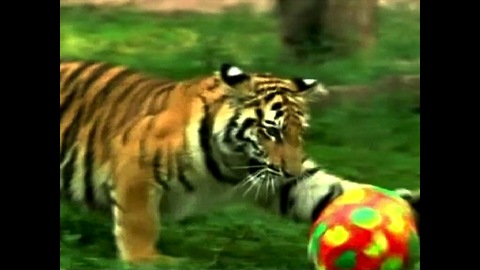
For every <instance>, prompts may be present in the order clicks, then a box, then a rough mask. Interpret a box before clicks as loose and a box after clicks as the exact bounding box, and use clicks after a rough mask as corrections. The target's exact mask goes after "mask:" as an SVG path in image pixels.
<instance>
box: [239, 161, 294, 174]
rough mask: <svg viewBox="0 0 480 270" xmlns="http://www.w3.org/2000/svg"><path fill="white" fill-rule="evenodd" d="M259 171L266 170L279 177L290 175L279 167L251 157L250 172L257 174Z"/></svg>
mask: <svg viewBox="0 0 480 270" xmlns="http://www.w3.org/2000/svg"><path fill="white" fill-rule="evenodd" d="M259 171H265V173H269V174H272V175H277V176H278V177H284V176H288V175H286V174H285V172H283V171H282V170H281V169H280V168H279V167H276V166H273V165H270V164H268V163H266V162H261V161H259V160H257V159H253V158H251V159H250V160H249V162H248V173H249V174H250V175H253V174H257V173H258V172H259Z"/></svg>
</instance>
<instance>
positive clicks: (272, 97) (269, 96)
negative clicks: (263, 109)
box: [263, 92, 278, 103]
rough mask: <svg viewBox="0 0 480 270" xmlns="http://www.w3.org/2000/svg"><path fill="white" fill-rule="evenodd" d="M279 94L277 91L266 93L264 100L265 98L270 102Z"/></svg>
mask: <svg viewBox="0 0 480 270" xmlns="http://www.w3.org/2000/svg"><path fill="white" fill-rule="evenodd" d="M277 94H278V93H275V92H274V93H270V94H268V95H266V96H265V98H264V99H263V100H265V103H268V102H270V101H272V100H273V99H274V98H275V96H276V95H277Z"/></svg>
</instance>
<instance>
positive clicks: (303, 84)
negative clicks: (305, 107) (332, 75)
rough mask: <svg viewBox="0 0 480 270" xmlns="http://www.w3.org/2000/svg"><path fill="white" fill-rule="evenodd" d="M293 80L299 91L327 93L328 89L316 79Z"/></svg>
mask: <svg viewBox="0 0 480 270" xmlns="http://www.w3.org/2000/svg"><path fill="white" fill-rule="evenodd" d="M292 82H293V83H294V84H295V86H296V87H297V91H298V93H314V94H322V95H327V94H328V91H327V89H325V87H323V85H322V84H320V83H319V82H318V81H317V80H315V79H303V78H298V77H296V78H293V79H292Z"/></svg>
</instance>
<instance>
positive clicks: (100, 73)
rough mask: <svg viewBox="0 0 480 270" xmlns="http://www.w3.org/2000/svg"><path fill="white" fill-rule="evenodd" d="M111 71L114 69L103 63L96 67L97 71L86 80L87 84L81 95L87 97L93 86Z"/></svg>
mask: <svg viewBox="0 0 480 270" xmlns="http://www.w3.org/2000/svg"><path fill="white" fill-rule="evenodd" d="M110 69H112V67H111V66H110V65H107V64H104V63H101V64H99V65H98V66H97V67H95V69H94V70H93V71H92V72H91V73H90V76H88V78H87V79H86V80H85V84H84V85H83V87H82V92H81V95H82V96H83V95H85V94H86V93H87V92H88V91H89V90H90V88H91V87H92V85H93V84H94V83H95V82H96V81H98V79H100V78H101V77H102V76H103V75H104V74H105V73H106V72H107V71H109V70H110Z"/></svg>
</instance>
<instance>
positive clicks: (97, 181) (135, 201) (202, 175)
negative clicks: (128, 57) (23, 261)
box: [60, 61, 325, 261]
mask: <svg viewBox="0 0 480 270" xmlns="http://www.w3.org/2000/svg"><path fill="white" fill-rule="evenodd" d="M311 93H325V91H324V89H323V88H322V87H321V86H320V85H319V84H318V83H317V82H316V81H315V80H308V79H300V78H292V79H286V78H279V77H276V76H273V75H271V74H255V73H250V74H249V73H245V72H243V71H242V70H240V69H239V68H237V67H234V66H231V65H226V64H224V65H222V66H221V67H220V70H219V72H218V73H217V74H215V75H212V76H204V77H199V78H195V79H191V80H185V81H181V82H176V81H172V80H161V79H156V78H152V77H149V76H146V75H143V74H140V73H138V72H135V71H132V70H130V69H128V68H126V67H122V66H114V65H109V64H107V63H100V62H84V61H61V62H60V174H61V176H60V190H61V193H62V195H63V196H64V197H65V198H66V199H69V200H73V201H77V202H81V203H83V204H85V205H88V206H90V207H102V206H103V207H110V208H111V210H112V213H113V218H114V223H115V224H114V234H115V237H116V243H117V247H118V250H119V255H120V257H121V258H122V259H123V260H126V261H143V260H152V259H159V260H168V257H167V256H165V255H160V254H159V253H158V252H157V250H156V248H155V243H156V241H157V239H158V235H159V232H158V222H159V221H160V217H161V218H162V219H166V218H171V219H176V220H178V219H182V218H185V217H187V216H189V215H191V214H193V213H197V212H199V211H206V210H208V209H210V208H211V207H214V206H217V205H224V204H225V203H227V202H231V201H234V200H237V199H239V200H250V201H255V202H260V201H262V200H263V201H265V200H268V198H269V197H272V196H274V195H275V194H276V193H278V191H279V189H278V187H279V186H281V185H284V184H285V183H286V182H288V181H287V179H289V178H292V177H296V176H299V175H301V174H302V173H304V169H303V167H302V166H303V165H302V164H303V163H304V161H305V154H304V152H303V140H302V136H303V132H304V131H305V128H306V127H307V126H308V111H307V103H308V100H309V97H310V94H311ZM250 190H255V192H250ZM272 194H273V195H272ZM160 213H161V216H160Z"/></svg>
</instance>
